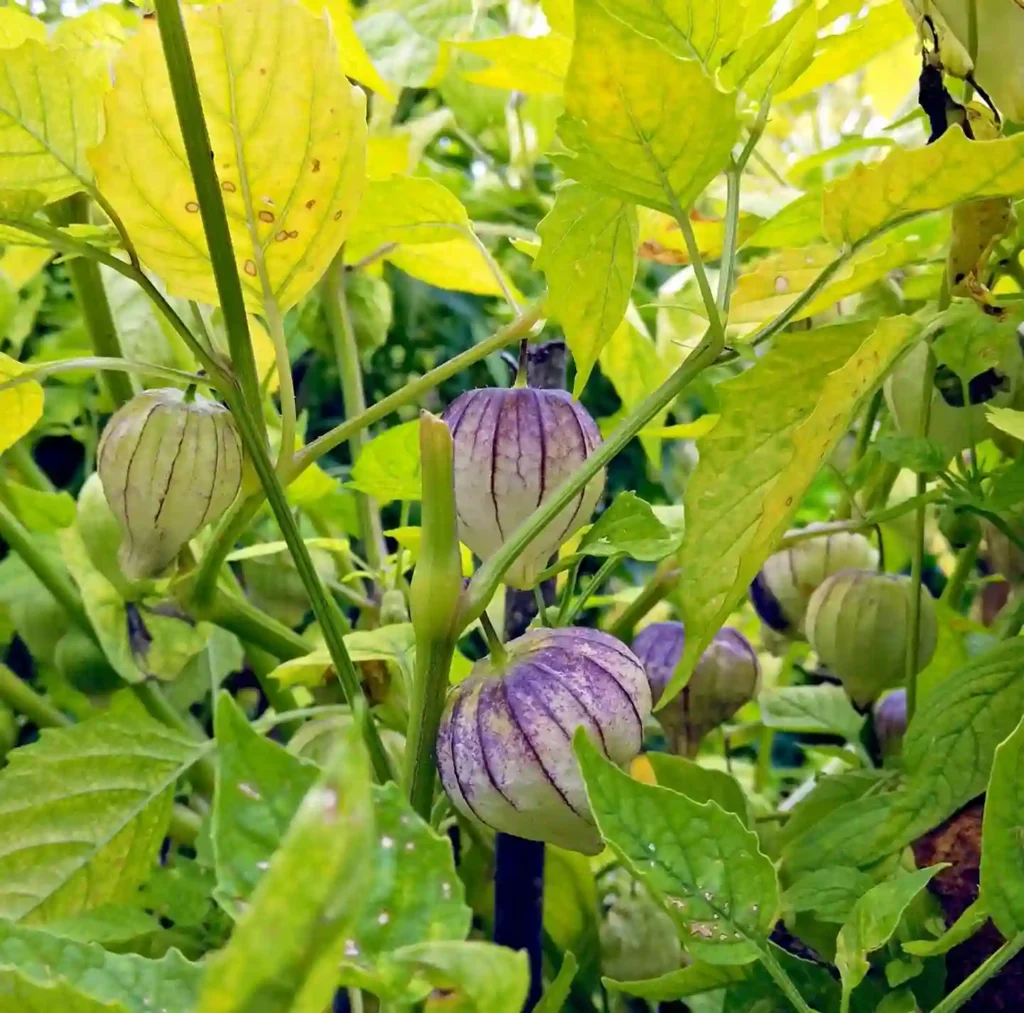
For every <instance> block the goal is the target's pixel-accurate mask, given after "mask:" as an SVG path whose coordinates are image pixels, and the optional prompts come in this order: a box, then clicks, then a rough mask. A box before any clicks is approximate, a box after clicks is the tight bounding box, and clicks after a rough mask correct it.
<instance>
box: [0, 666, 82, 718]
mask: <svg viewBox="0 0 1024 1013" xmlns="http://www.w3.org/2000/svg"><path fill="white" fill-rule="evenodd" d="M0 700H3V702H4V703H5V704H7V706H8V707H10V708H11V710H12V711H14V712H15V713H16V714H24V715H25V717H27V718H28V719H29V721H31V722H32V723H33V724H34V725H36V726H37V727H39V728H64V727H66V726H68V725H70V724H72V723H73V722H72V721H71V719H70V718H69V717H67V716H66V715H65V714H64V713H63V712H62V711H59V710H58V709H57V708H56V707H54V706H53V704H52V703H50V701H49V700H47V699H46V697H45V696H40V695H39V694H38V693H37V692H36V691H35V690H34V689H33V688H32V687H31V686H29V685H28V683H26V682H23V681H22V680H21V679H19V678H18V677H17V676H16V675H15V674H14V673H13V672H12V671H11V670H10V669H9V668H8V667H7V666H6V665H4V664H0Z"/></svg>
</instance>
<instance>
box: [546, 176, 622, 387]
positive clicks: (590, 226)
mask: <svg viewBox="0 0 1024 1013" xmlns="http://www.w3.org/2000/svg"><path fill="white" fill-rule="evenodd" d="M537 231H538V232H539V233H540V236H541V240H542V245H541V248H540V253H539V254H538V255H537V258H536V260H535V261H534V266H536V267H537V269H538V270H541V271H543V272H544V275H545V277H546V278H547V282H548V298H547V304H548V308H549V309H550V311H551V313H552V314H553V315H554V316H555V317H556V318H557V319H558V321H559V322H560V323H561V325H562V328H563V329H564V331H565V340H566V342H567V344H568V345H569V350H570V351H571V352H572V357H573V360H574V361H575V363H576V382H575V384H574V388H573V393H574V395H575V396H577V397H578V396H579V393H580V391H582V390H583V388H584V387H585V386H586V383H587V379H588V378H589V376H590V371H591V370H592V369H593V368H594V363H595V362H597V357H598V356H599V355H600V354H601V349H602V348H603V347H604V345H605V342H607V341H608V339H609V338H610V337H611V336H612V333H613V332H614V331H615V328H616V327H618V326H619V324H620V323H621V322H622V318H623V317H624V316H625V313H626V307H627V306H628V305H629V293H630V289H631V288H632V287H633V276H634V274H635V273H636V245H637V220H636V208H635V207H634V206H633V205H632V204H627V203H625V202H623V201H621V200H618V199H617V198H615V197H602V196H601V195H600V194H596V193H594V191H593V190H591V189H590V188H589V187H585V186H582V185H581V184H579V183H572V184H569V185H568V186H564V187H562V189H560V190H559V191H558V193H557V194H556V196H555V205H554V207H553V208H552V209H551V211H550V213H549V214H548V215H547V217H546V218H545V219H544V220H543V221H542V222H541V223H540V224H539V225H538V226H537Z"/></svg>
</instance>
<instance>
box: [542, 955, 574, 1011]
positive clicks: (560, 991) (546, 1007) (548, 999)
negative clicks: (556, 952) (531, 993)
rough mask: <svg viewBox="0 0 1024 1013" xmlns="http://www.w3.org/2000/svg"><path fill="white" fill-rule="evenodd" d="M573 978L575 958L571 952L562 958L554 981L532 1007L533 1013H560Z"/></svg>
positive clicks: (567, 996)
mask: <svg viewBox="0 0 1024 1013" xmlns="http://www.w3.org/2000/svg"><path fill="white" fill-rule="evenodd" d="M575 976H576V957H575V956H574V955H573V954H572V953H571V952H566V954H565V955H564V956H563V957H562V966H561V967H560V968H559V969H558V974H556V975H555V980H554V981H552V982H551V984H550V985H548V987H547V988H546V989H545V990H544V994H543V995H542V996H541V997H540V1002H538V1003H537V1005H536V1006H534V1007H533V1010H534V1013H562V1010H563V1009H564V1008H565V1002H566V1000H567V999H568V998H569V992H570V990H571V989H572V980H573V978H574V977H575Z"/></svg>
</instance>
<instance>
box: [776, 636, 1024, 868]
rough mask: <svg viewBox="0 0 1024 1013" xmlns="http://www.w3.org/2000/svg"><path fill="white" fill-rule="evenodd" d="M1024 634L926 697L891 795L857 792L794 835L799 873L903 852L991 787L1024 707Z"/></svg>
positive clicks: (791, 852) (788, 852) (788, 857)
mask: <svg viewBox="0 0 1024 1013" xmlns="http://www.w3.org/2000/svg"><path fill="white" fill-rule="evenodd" d="M1022 666H1024V640H1009V641H1006V642H1005V643H1001V644H999V645H998V646H996V647H993V648H991V649H990V650H988V651H986V652H985V653H984V654H981V655H979V656H978V657H977V658H974V659H973V660H971V661H970V662H968V664H966V665H964V666H963V667H961V668H958V669H957V670H956V671H954V672H952V673H951V674H950V675H949V676H948V677H947V678H946V679H944V680H943V681H942V682H941V683H939V685H938V686H936V687H935V688H934V689H933V690H932V691H931V692H930V693H929V694H928V695H927V696H926V697H925V698H924V700H923V701H922V702H921V704H920V706H919V707H918V709H917V712H916V713H915V715H914V718H913V720H912V721H911V722H910V727H909V728H908V729H907V734H906V736H905V737H904V740H903V760H904V765H905V767H906V770H907V776H906V779H905V781H904V783H902V784H901V785H899V786H898V787H897V788H896V789H895V790H894V791H891V792H890V793H888V794H877V793H874V794H870V795H867V796H865V797H862V798H859V799H854V800H852V801H849V802H847V803H845V804H843V805H840V806H839V807H838V808H836V809H834V810H833V811H832V812H830V813H827V814H825V815H823V816H822V817H821V818H820V819H819V820H817V821H816V822H815V823H814V824H813V825H812V826H809V827H807V828H806V830H805V831H804V832H803V833H802V834H800V835H799V836H798V837H796V838H795V839H791V840H790V841H789V842H788V845H787V847H786V848H785V850H784V852H783V857H784V860H785V863H786V867H787V869H789V870H790V872H791V873H794V874H795V873H796V872H799V871H806V870H810V869H816V868H820V867H822V866H823V865H850V866H855V867H857V868H861V867H863V866H866V865H869V864H871V863H873V862H877V861H878V860H879V859H881V858H885V857H886V856H888V855H892V854H895V853H896V852H897V851H899V850H900V849H901V848H903V847H905V846H906V845H907V844H909V843H910V842H911V841H913V840H915V839H916V838H917V837H919V836H920V835H921V834H923V833H925V832H926V831H928V830H930V829H931V828H932V827H935V826H937V825H938V824H939V823H941V822H942V821H943V820H944V819H946V818H947V817H949V816H951V815H952V814H953V813H954V812H956V810H957V809H959V808H960V807H961V806H963V805H964V804H965V803H967V802H968V801H970V800H971V799H972V798H975V797H976V796H978V795H980V794H981V793H982V792H983V791H984V790H985V787H986V784H987V781H988V776H989V771H990V770H991V767H992V760H993V756H994V754H995V749H996V746H997V745H998V744H999V743H1000V742H1001V741H1002V740H1003V739H1004V738H1006V737H1007V736H1008V735H1009V734H1010V733H1011V732H1012V731H1013V729H1014V728H1015V727H1016V725H1017V722H1018V721H1020V719H1021V715H1022V714H1024V684H1022V681H1021V679H1020V672H1021V668H1022Z"/></svg>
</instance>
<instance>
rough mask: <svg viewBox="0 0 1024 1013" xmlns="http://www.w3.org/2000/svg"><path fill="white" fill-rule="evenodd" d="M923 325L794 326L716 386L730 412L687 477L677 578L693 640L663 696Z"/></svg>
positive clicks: (676, 685) (680, 679) (676, 684)
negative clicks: (799, 329)
mask: <svg viewBox="0 0 1024 1013" xmlns="http://www.w3.org/2000/svg"><path fill="white" fill-rule="evenodd" d="M916 333H917V324H916V323H915V322H914V321H913V320H911V319H909V318H908V317H891V318H889V319H886V320H882V321H881V323H879V325H878V326H877V328H875V329H874V330H872V325H871V324H870V323H854V324H839V325H837V326H834V327H824V328H819V329H817V330H813V331H806V332H793V333H790V334H787V335H785V336H784V337H783V338H781V339H780V340H779V341H778V342H777V343H776V344H775V346H774V347H773V348H772V349H771V350H770V351H769V352H767V353H766V354H765V355H764V356H763V357H762V358H761V359H759V360H758V361H757V363H756V364H755V365H754V366H752V367H751V368H750V369H748V370H747V371H745V372H743V373H741V374H740V375H739V376H736V377H734V378H732V379H730V380H727V381H725V382H724V383H722V384H721V385H720V386H719V387H718V394H719V398H720V405H721V418H720V419H719V421H718V424H717V425H716V426H715V427H714V429H712V430H711V432H710V433H709V434H708V435H707V436H705V437H704V438H703V439H702V440H700V441H699V442H698V450H699V451H700V459H699V463H698V464H697V468H696V470H695V471H694V473H693V475H692V476H691V477H690V480H689V483H688V484H687V487H686V500H685V502H686V531H685V535H684V539H683V545H682V548H681V549H680V558H681V559H684V560H685V561H686V566H685V568H684V569H683V574H682V577H681V579H680V582H679V595H680V598H681V601H682V606H683V615H684V621H685V622H686V634H687V636H686V648H685V653H684V657H683V663H682V666H681V668H680V670H679V671H678V672H677V673H676V676H675V677H674V678H673V681H672V683H671V684H670V686H669V688H668V690H667V691H666V693H665V695H664V696H663V697H662V700H663V701H664V700H668V699H671V697H672V696H674V695H675V693H676V692H677V691H678V690H679V689H680V688H681V687H682V686H683V685H685V680H686V678H687V676H688V673H689V672H690V671H691V670H692V666H693V664H694V662H695V661H696V660H697V658H699V657H700V655H701V653H702V652H703V651H704V649H705V648H706V647H707V645H708V644H709V643H710V641H711V638H712V637H713V636H714V634H715V633H716V632H717V631H718V629H719V628H720V627H721V625H722V624H723V623H724V622H725V620H726V619H727V618H728V616H729V614H730V613H731V612H732V610H733V609H734V608H735V607H736V605H737V603H738V602H739V601H740V599H741V598H742V597H743V595H744V594H745V593H746V590H747V587H748V585H749V584H750V581H751V580H753V578H754V576H755V575H756V574H757V571H758V569H759V568H760V566H761V564H762V563H763V562H764V560H765V559H766V558H767V557H768V556H769V554H770V553H771V552H772V551H773V550H774V548H775V546H776V545H777V543H778V540H779V538H781V536H782V535H783V533H784V532H785V530H786V528H787V527H788V526H789V524H790V522H791V520H792V518H793V514H794V513H795V512H796V509H797V507H798V506H799V505H800V500H801V498H802V497H803V495H804V493H805V492H806V490H807V488H808V486H809V485H810V483H811V481H812V480H813V478H814V476H815V475H816V474H817V472H818V468H819V467H820V465H821V462H822V461H823V460H824V459H825V458H826V457H827V456H828V454H829V453H830V452H831V451H832V449H833V448H834V447H835V445H836V444H837V443H838V441H839V439H840V438H841V437H842V435H843V434H844V433H845V432H846V430H847V427H848V424H849V421H850V419H851V418H852V417H853V415H854V413H855V412H856V411H857V408H858V406H859V405H860V403H861V401H862V400H863V398H864V397H865V396H867V395H868V394H870V392H871V391H872V390H873V389H874V388H875V387H876V386H877V384H878V382H879V380H880V379H881V377H882V376H883V375H884V374H885V372H886V370H887V369H888V368H889V366H890V365H891V364H892V362H893V361H894V360H895V358H896V356H897V355H898V354H899V352H900V351H901V350H902V349H903V348H904V346H905V345H906V344H907V343H908V342H909V341H910V339H911V338H912V337H913V335H914V334H916Z"/></svg>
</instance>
